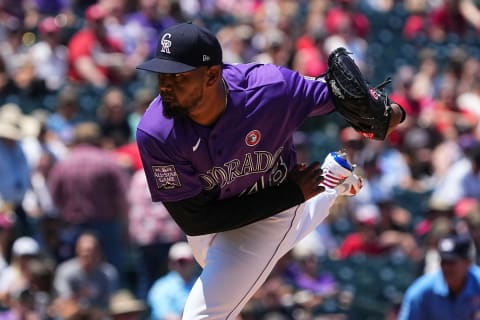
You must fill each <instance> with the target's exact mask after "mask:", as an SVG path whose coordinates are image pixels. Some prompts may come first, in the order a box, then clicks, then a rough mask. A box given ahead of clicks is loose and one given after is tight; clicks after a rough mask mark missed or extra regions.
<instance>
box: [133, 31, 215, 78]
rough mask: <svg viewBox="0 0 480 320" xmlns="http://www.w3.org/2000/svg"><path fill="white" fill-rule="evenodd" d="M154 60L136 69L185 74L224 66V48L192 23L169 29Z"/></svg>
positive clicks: (209, 34) (210, 34) (158, 47)
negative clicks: (204, 68)
mask: <svg viewBox="0 0 480 320" xmlns="http://www.w3.org/2000/svg"><path fill="white" fill-rule="evenodd" d="M159 39H160V40H159V41H158V45H157V52H156V55H155V57H154V58H153V59H150V60H148V61H145V62H144V63H142V64H140V65H139V66H138V67H137V69H140V70H146V71H151V72H157V73H182V72H187V71H192V70H195V69H196V68H199V67H202V66H214V65H219V64H222V47H221V46H220V43H219V41H218V39H217V38H216V37H215V35H214V34H213V33H211V32H210V31H208V30H207V29H205V28H203V27H200V26H198V25H196V24H194V23H192V22H185V23H180V24H176V25H174V26H171V27H169V28H166V29H165V30H164V31H163V32H162V34H161V35H160V38H159Z"/></svg>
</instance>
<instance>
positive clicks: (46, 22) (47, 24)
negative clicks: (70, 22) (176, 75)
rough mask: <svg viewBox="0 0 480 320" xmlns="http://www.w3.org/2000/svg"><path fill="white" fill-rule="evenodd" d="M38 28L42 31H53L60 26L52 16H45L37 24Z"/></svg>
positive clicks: (56, 30) (57, 29)
mask: <svg viewBox="0 0 480 320" xmlns="http://www.w3.org/2000/svg"><path fill="white" fill-rule="evenodd" d="M38 30H40V32H42V33H55V32H58V31H59V30H60V26H59V25H58V23H57V21H56V20H55V18H54V17H46V18H45V19H43V20H42V22H40V24H39V25H38Z"/></svg>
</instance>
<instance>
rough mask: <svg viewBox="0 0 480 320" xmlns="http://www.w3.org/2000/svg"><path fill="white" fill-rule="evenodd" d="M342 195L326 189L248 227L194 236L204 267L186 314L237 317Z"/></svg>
mask: <svg viewBox="0 0 480 320" xmlns="http://www.w3.org/2000/svg"><path fill="white" fill-rule="evenodd" d="M336 197H337V192H336V190H333V189H330V190H326V191H325V192H322V193H320V194H319V195H317V196H315V197H313V198H311V199H310V200H308V201H306V202H305V203H303V204H301V205H298V206H295V207H293V208H290V209H288V210H285V211H283V212H280V213H279V214H276V215H275V216H272V217H270V218H267V219H265V220H261V221H258V222H255V223H252V224H250V225H247V226H245V227H242V228H239V229H235V230H231V231H227V232H221V233H216V234H209V235H203V236H195V237H188V242H189V243H190V245H191V247H192V250H193V254H194V256H195V259H196V260H197V262H198V263H199V264H200V266H201V267H202V268H203V271H202V273H201V275H200V277H199V278H198V280H197V281H196V282H195V284H194V286H193V288H192V291H191V292H190V295H189V297H188V299H187V302H186V305H185V310H184V314H183V318H182V319H183V320H200V319H208V320H234V319H235V318H236V317H237V315H238V314H239V313H240V312H241V311H242V309H243V307H244V306H245V304H246V303H247V302H248V300H249V299H250V298H251V297H252V295H253V294H254V293H255V292H256V291H257V290H258V289H259V288H260V286H261V285H262V284H263V283H264V282H265V280H266V279H267V277H268V275H269V274H270V272H271V271H272V269H273V267H274V266H275V264H276V263H277V261H278V260H279V259H280V258H281V257H282V256H283V255H285V254H286V253H287V252H288V251H290V250H291V249H292V248H293V247H294V246H295V245H296V244H297V243H298V242H299V241H300V240H301V239H303V238H304V237H305V236H307V235H308V234H309V233H310V232H311V231H313V230H314V229H315V228H316V227H317V226H318V225H319V224H320V223H321V222H322V221H323V219H325V217H326V216H327V215H328V213H329V210H330V207H331V206H332V204H333V202H334V200H335V199H336ZM226 214H228V213H226Z"/></svg>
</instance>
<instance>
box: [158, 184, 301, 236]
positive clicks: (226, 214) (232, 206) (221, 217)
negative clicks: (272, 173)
mask: <svg viewBox="0 0 480 320" xmlns="http://www.w3.org/2000/svg"><path fill="white" fill-rule="evenodd" d="M304 201H305V199H304V197H303V193H302V191H301V189H300V187H299V186H298V185H297V184H296V183H295V182H293V181H291V180H288V179H287V180H286V181H285V182H283V183H282V184H280V185H278V186H275V187H270V188H267V189H264V190H261V191H259V192H257V193H254V194H250V195H243V196H241V197H234V198H229V199H222V200H218V199H216V195H212V194H211V193H206V192H203V193H201V194H199V195H197V196H195V197H193V198H190V199H186V200H181V201H175V202H164V203H163V204H164V205H165V207H166V208H167V210H168V211H169V213H170V215H171V216H172V218H173V219H174V220H175V222H176V223H177V224H178V225H179V226H180V228H181V229H182V230H183V231H184V232H185V233H186V234H187V235H190V236H198V235H202V234H209V233H217V232H222V231H227V230H232V229H236V228H239V227H242V226H245V225H248V224H250V223H253V222H256V221H259V220H262V219H265V218H268V217H271V216H273V215H275V214H277V213H279V212H281V211H283V210H286V209H288V208H291V207H293V206H295V205H298V204H300V203H302V202H304Z"/></svg>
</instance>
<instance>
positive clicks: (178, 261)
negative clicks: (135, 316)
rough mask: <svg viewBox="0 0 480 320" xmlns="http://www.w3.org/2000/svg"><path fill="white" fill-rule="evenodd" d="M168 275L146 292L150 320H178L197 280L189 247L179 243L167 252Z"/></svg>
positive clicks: (195, 265) (195, 268) (196, 268)
mask: <svg viewBox="0 0 480 320" xmlns="http://www.w3.org/2000/svg"><path fill="white" fill-rule="evenodd" d="M168 259H169V269H170V271H169V273H167V274H166V275H164V276H162V277H160V278H158V279H157V280H156V281H155V282H154V284H153V285H152V287H151V288H150V290H149V292H148V297H147V302H148V305H149V307H150V310H151V319H152V320H180V319H182V313H183V308H184V306H185V302H186V301H187V296H188V293H189V292H190V290H191V289H192V286H193V283H194V282H195V280H196V279H197V275H198V273H197V272H198V265H197V264H196V262H195V260H194V258H193V254H192V250H191V249H190V246H189V245H188V244H187V243H186V242H184V241H180V242H177V243H175V244H174V245H173V246H172V247H171V248H170V250H169V252H168Z"/></svg>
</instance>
